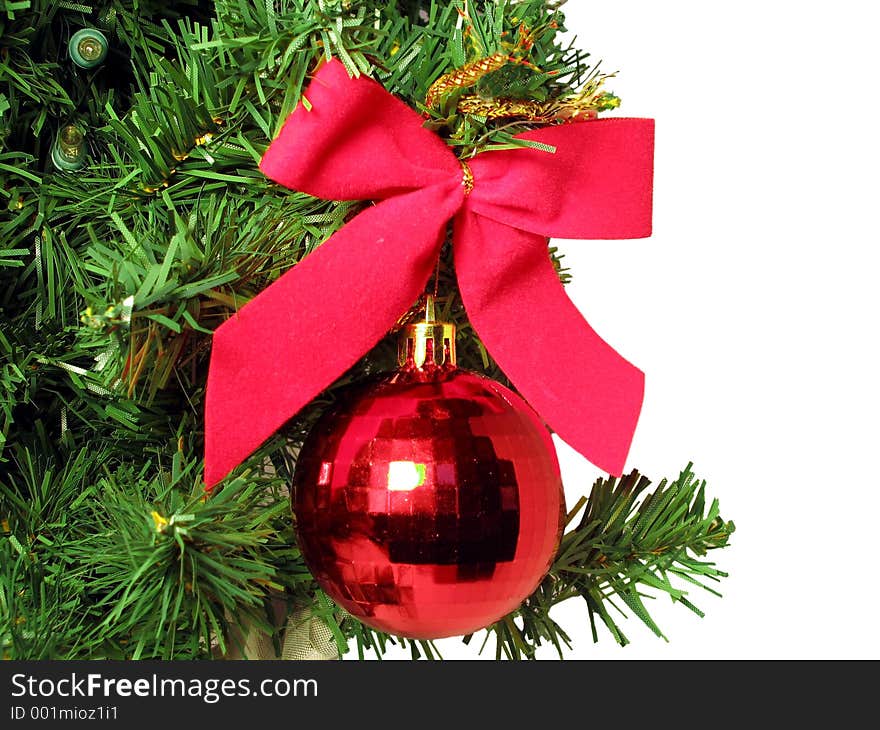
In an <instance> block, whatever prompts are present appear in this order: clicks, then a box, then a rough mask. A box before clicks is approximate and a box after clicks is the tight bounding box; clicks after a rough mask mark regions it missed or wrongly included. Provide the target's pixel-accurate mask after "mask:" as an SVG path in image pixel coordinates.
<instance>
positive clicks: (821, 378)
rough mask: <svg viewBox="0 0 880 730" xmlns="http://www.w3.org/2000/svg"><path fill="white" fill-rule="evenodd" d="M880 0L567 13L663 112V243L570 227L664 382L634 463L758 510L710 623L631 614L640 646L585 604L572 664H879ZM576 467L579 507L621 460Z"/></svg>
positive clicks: (635, 97)
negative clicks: (645, 622)
mask: <svg viewBox="0 0 880 730" xmlns="http://www.w3.org/2000/svg"><path fill="white" fill-rule="evenodd" d="M871 7H872V4H871V3H867V2H851V1H839V2H836V3H833V4H832V3H827V2H826V3H818V2H809V1H802V2H794V1H793V0H792V1H788V2H770V1H769V0H765V1H764V2H756V1H755V0H739V1H738V2H736V3H732V2H731V3H722V2H706V1H705V0H687V1H677V0H665V1H664V2H658V1H657V0H615V1H614V2H603V3H599V2H589V1H587V0H570V2H569V3H568V5H567V6H566V7H565V10H566V14H567V16H568V26H569V28H570V30H571V31H572V32H573V33H574V34H576V35H577V36H578V43H579V45H580V46H581V47H583V48H587V49H589V50H590V51H591V52H592V53H593V54H594V56H595V58H597V59H602V60H603V64H602V68H604V69H605V70H606V71H609V72H610V71H615V70H618V69H619V70H620V74H619V76H618V77H617V78H616V79H612V80H611V81H610V82H609V83H608V88H609V89H610V90H612V91H615V92H616V93H617V94H618V95H620V96H621V97H622V99H623V106H622V108H621V110H620V113H621V115H624V116H650V117H654V118H656V120H657V150H656V181H655V212H654V231H655V232H654V236H653V237H652V238H651V239H647V240H638V241H618V242H615V241H608V242H569V241H566V242H561V243H560V245H561V247H562V249H563V251H565V253H566V261H567V263H568V266H569V267H570V268H571V269H572V273H573V275H574V277H575V280H574V284H572V285H571V286H570V287H569V294H570V296H571V297H572V299H573V300H574V302H575V303H576V304H577V305H578V307H579V308H580V309H581V311H582V312H583V313H584V314H585V316H586V317H587V318H588V319H589V320H590V322H591V323H592V324H593V325H594V327H596V329H597V330H598V331H599V332H600V334H602V335H603V337H605V339H606V340H608V341H609V342H610V343H611V344H612V345H613V346H615V347H616V348H617V349H618V350H619V351H620V352H621V353H622V354H624V355H625V356H626V357H627V358H628V359H630V360H631V361H632V362H634V363H635V364H637V365H638V366H639V367H640V368H642V369H643V370H644V371H645V372H646V374H647V395H646V400H645V405H644V409H643V411H642V417H641V421H640V424H639V428H638V431H637V433H636V438H635V441H634V443H633V448H632V451H631V452H630V458H629V461H628V465H629V466H630V467H636V468H638V469H640V470H641V471H642V472H643V473H645V474H646V475H647V476H649V477H651V478H652V479H654V480H658V479H659V478H660V477H662V476H670V477H674V476H676V475H677V474H678V472H679V471H680V470H681V468H682V467H684V465H685V464H686V463H687V462H688V461H691V460H692V461H693V462H694V464H695V467H694V468H695V470H696V472H697V474H698V475H699V476H701V477H703V478H705V479H706V480H707V481H708V484H709V490H710V495H711V496H715V497H718V498H719V499H720V500H721V506H722V514H723V516H724V517H725V518H726V519H733V520H734V521H735V522H736V526H737V531H736V533H735V534H734V536H733V539H732V545H731V547H729V548H727V549H726V550H722V551H716V552H715V553H714V558H715V559H716V562H717V563H718V565H719V567H720V568H721V569H723V570H726V571H728V572H729V573H730V578H728V579H726V580H725V581H723V582H722V584H721V590H722V592H723V593H724V598H722V599H718V598H715V597H713V596H711V595H709V594H707V593H697V592H696V591H694V592H693V593H692V594H691V598H692V600H694V601H695V602H696V603H697V604H698V605H699V606H700V607H701V608H702V609H703V610H704V611H705V612H706V614H707V615H706V618H703V619H700V618H698V617H696V616H695V615H694V614H692V613H691V612H690V611H688V610H687V609H685V608H683V607H681V606H676V605H673V604H672V603H671V602H670V601H669V600H668V599H666V598H663V597H660V598H658V599H657V600H656V601H653V602H651V605H650V606H649V608H651V610H652V612H653V613H654V615H655V618H656V619H657V620H658V623H659V624H660V625H661V628H663V629H664V631H665V633H666V635H667V636H668V637H669V640H670V641H669V643H666V642H664V641H663V640H661V639H657V638H656V637H654V635H653V634H651V633H650V632H649V631H648V630H647V629H646V628H644V627H643V626H642V625H641V624H640V622H639V621H638V620H637V619H635V618H630V619H629V620H627V621H625V622H624V630H625V631H626V633H627V634H628V636H629V638H630V639H631V640H632V644H630V645H629V646H628V647H626V648H623V649H622V648H620V647H618V646H617V645H616V644H615V643H614V642H613V640H611V638H610V636H609V635H608V634H607V633H606V634H603V635H602V636H601V641H600V643H599V644H595V645H594V644H593V643H592V639H591V637H590V632H589V625H588V620H587V614H586V611H585V607H584V605H583V604H582V603H581V602H579V601H577V600H572V601H570V602H569V603H568V604H563V605H561V606H560V607H559V609H558V610H557V612H556V613H555V614H554V615H555V617H556V618H557V620H558V621H559V622H560V623H561V624H562V625H563V627H564V628H565V629H566V630H567V631H569V632H570V634H571V635H572V637H573V638H574V642H575V647H574V650H573V651H572V652H570V653H569V654H568V655H567V658H578V659H637V658H657V659H660V658H665V659H675V658H823V657H824V658H856V657H862V658H875V659H876V658H880V638H878V629H877V617H878V605H877V604H878V598H880V589H878V567H877V565H878V558H880V556H878V549H877V548H878V545H880V538H878V537H875V530H876V529H877V528H878V526H880V498H878V491H880V490H878V487H880V477H878V473H880V464H878V461H877V458H876V457H877V454H878V450H880V438H878V437H880V428H878V418H880V398H878V386H877V378H878V374H880V367H878V366H880V363H878V345H877V338H878V319H880V307H878V294H877V290H878V287H877V275H878V268H877V261H878V255H877V248H878V244H880V235H878V233H877V227H876V221H875V218H876V210H877V208H878V206H880V196H878V193H880V184H878V175H880V146H878V141H877V140H878V115H877V112H878V92H877V89H878V88H880V79H878V76H880V62H878V55H877V54H878V50H880V49H878V42H877V28H878V24H877V17H876V16H877V13H875V12H873V11H872V10H869V8H871ZM560 459H561V462H562V465H563V478H564V481H565V484H566V493H567V495H568V500H569V503H570V504H573V503H574V501H575V500H576V499H577V497H578V496H579V495H580V494H582V493H585V492H586V491H587V490H589V488H590V485H591V484H592V482H593V481H594V479H595V478H596V477H597V476H599V475H600V472H599V471H598V470H597V469H595V468H594V467H593V466H592V465H590V464H589V463H588V462H586V461H585V460H583V459H582V458H580V457H579V456H578V455H576V454H575V453H574V452H572V451H571V450H570V449H568V448H567V447H565V446H564V445H561V446H560ZM439 644H440V647H441V649H442V651H443V654H444V656H445V657H447V658H475V657H476V651H475V648H474V647H473V645H472V646H471V647H465V646H462V645H461V643H460V642H459V641H458V640H456V639H451V640H445V641H442V642H439ZM492 655H493V652H492V651H491V650H487V652H485V653H484V657H485V658H491V657H492ZM395 656H403V655H401V654H395ZM540 656H541V657H543V658H553V657H555V656H556V655H555V652H554V651H553V650H552V648H549V647H548V648H547V649H546V651H544V652H543V653H541V654H540Z"/></svg>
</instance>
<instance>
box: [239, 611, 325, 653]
mask: <svg viewBox="0 0 880 730" xmlns="http://www.w3.org/2000/svg"><path fill="white" fill-rule="evenodd" d="M279 603H280V602H279ZM277 608H279V606H278V605H276V609H277ZM276 613H277V611H276ZM232 633H233V635H232V636H230V637H229V639H230V640H229V643H228V651H227V653H226V655H225V656H224V657H223V658H224V659H251V660H268V659H284V660H289V661H302V660H304V659H313V660H314V659H319V660H324V659H339V651H338V650H337V646H336V639H334V638H333V632H332V631H331V630H330V627H329V626H327V624H326V623H325V622H324V620H323V619H322V618H320V617H318V616H315V615H313V614H312V612H311V611H309V610H308V609H303V608H300V609H295V610H294V611H291V612H290V614H289V615H288V616H287V623H286V625H285V627H284V637H283V640H282V642H281V655H280V656H279V655H278V654H276V652H275V644H274V643H273V641H272V637H271V636H268V635H267V634H265V633H264V632H263V631H261V630H260V629H259V628H257V627H255V626H250V625H248V624H244V625H240V626H238V627H237V628H236V629H234V630H233V632H232Z"/></svg>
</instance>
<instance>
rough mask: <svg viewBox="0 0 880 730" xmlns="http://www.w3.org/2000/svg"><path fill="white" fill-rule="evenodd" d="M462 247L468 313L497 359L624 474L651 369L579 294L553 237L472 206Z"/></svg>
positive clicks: (573, 438) (600, 459)
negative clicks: (568, 281) (629, 353)
mask: <svg viewBox="0 0 880 730" xmlns="http://www.w3.org/2000/svg"><path fill="white" fill-rule="evenodd" d="M454 249H455V267H456V272H457V274H458V281H459V286H460V289H461V294H462V299H463V301H464V305H465V308H466V309H467V312H468V317H469V318H470V321H471V323H472V324H473V325H474V328H475V329H476V331H477V332H478V333H479V335H480V338H481V339H482V340H483V343H484V344H485V345H486V348H487V349H488V350H489V352H491V353H492V356H493V357H494V358H495V360H496V361H497V362H498V365H499V366H500V367H501V369H502V370H503V371H504V372H505V373H506V375H507V376H508V377H509V378H510V380H511V382H513V384H514V385H515V386H516V387H517V389H518V390H519V391H520V393H521V394H522V395H523V397H524V398H525V399H526V400H527V401H528V402H529V403H530V404H531V405H532V407H533V408H534V409H535V410H536V411H537V412H538V413H539V414H540V415H541V416H542V417H543V418H544V420H545V421H546V422H547V424H548V425H549V426H550V427H551V428H552V429H553V430H554V431H556V432H557V433H558V434H559V436H560V437H562V439H564V440H565V441H566V442H567V443H569V444H570V445H571V446H573V447H574V448H575V449H577V450H578V451H579V452H581V453H582V454H583V455H584V456H586V457H587V458H588V459H589V460H590V461H591V462H593V463H594V464H595V465H596V466H598V467H599V468H601V469H603V470H605V471H607V472H609V473H611V474H614V475H620V474H621V473H622V471H623V468H624V464H625V461H626V455H627V453H628V451H629V447H630V443H631V442H632V437H633V433H634V431H635V427H636V423H637V421H638V417H639V411H640V410H641V406H642V399H643V396H644V374H643V373H642V372H641V371H640V370H638V369H637V368H636V367H635V366H633V365H632V364H631V363H629V362H628V361H627V360H625V359H624V358H623V357H622V356H621V355H619V354H618V353H617V352H616V351H615V350H614V349H613V348H612V347H611V346H610V345H608V343H606V342H605V341H604V340H603V339H602V338H601V337H600V336H599V335H598V334H597V333H596V332H595V330H594V329H593V328H592V327H591V326H590V325H589V324H588V323H587V322H586V320H585V319H584V318H583V316H582V315H581V314H580V312H579V311H578V310H577V308H576V307H575V306H574V305H573V304H572V303H571V301H570V300H569V298H568V296H567V295H566V293H565V290H564V289H563V288H562V284H561V283H560V282H559V277H558V276H557V273H556V270H555V269H554V267H553V264H552V262H551V261H550V257H549V256H548V254H547V239H546V238H545V237H543V236H539V235H537V234H533V233H528V232H526V231H523V230H520V229H516V228H511V227H510V226H506V225H503V224H501V223H497V222H495V221H492V220H490V219H488V218H485V217H484V216H481V215H478V214H474V213H470V214H468V213H465V214H462V215H459V216H458V217H457V218H456V231H455V247H454Z"/></svg>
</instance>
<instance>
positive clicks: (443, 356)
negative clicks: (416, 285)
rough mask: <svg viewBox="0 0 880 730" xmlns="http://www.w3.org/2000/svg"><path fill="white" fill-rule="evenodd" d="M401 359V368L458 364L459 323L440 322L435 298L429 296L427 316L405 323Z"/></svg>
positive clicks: (399, 357)
mask: <svg viewBox="0 0 880 730" xmlns="http://www.w3.org/2000/svg"><path fill="white" fill-rule="evenodd" d="M397 362H398V363H399V364H400V366H401V367H413V368H418V369H419V370H421V369H424V368H426V367H445V368H454V367H455V362H456V359H455V325H454V324H452V323H451V322H438V321H437V318H436V315H435V311H434V297H433V296H431V295H428V296H427V297H426V299H425V316H424V319H421V318H420V321H413V322H409V323H407V324H405V325H404V326H403V329H401V331H400V338H399V340H398V342H397Z"/></svg>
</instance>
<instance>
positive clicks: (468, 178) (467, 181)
mask: <svg viewBox="0 0 880 730" xmlns="http://www.w3.org/2000/svg"><path fill="white" fill-rule="evenodd" d="M459 162H461V184H462V186H463V187H464V194H465V195H470V194H471V193H472V192H473V191H474V173H473V170H471V166H470V165H468V163H467V162H465V161H464V160H459Z"/></svg>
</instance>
